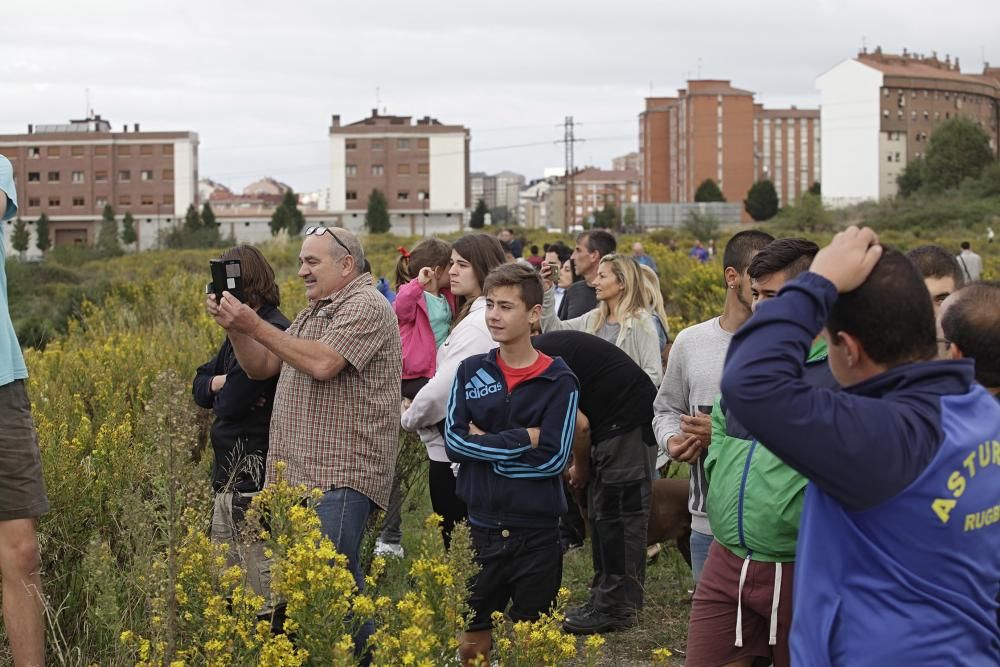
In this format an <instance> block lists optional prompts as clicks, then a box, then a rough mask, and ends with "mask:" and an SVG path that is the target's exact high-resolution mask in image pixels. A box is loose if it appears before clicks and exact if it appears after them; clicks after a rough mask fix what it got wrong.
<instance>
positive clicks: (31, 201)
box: [28, 197, 42, 208]
mask: <svg viewBox="0 0 1000 667" xmlns="http://www.w3.org/2000/svg"><path fill="white" fill-rule="evenodd" d="M41 205H42V200H41V198H40V197H28V208H38V207H39V206H41Z"/></svg>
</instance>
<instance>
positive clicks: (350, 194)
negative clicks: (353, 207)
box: [344, 190, 358, 201]
mask: <svg viewBox="0 0 1000 667" xmlns="http://www.w3.org/2000/svg"><path fill="white" fill-rule="evenodd" d="M344 199H346V200H347V201H357V200H358V193H357V192H355V191H354V190H348V191H347V192H345V193H344Z"/></svg>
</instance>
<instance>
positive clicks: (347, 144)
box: [344, 139, 358, 151]
mask: <svg viewBox="0 0 1000 667" xmlns="http://www.w3.org/2000/svg"><path fill="white" fill-rule="evenodd" d="M357 147H358V142H357V140H356V139H345V140H344V148H345V149H346V150H349V151H353V150H355V149H357Z"/></svg>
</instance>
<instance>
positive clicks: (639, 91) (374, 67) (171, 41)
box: [0, 0, 1000, 192]
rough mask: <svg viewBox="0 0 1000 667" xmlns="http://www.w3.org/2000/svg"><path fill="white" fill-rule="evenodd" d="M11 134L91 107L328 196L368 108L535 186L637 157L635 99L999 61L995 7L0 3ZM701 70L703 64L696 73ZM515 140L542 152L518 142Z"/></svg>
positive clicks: (212, 164) (651, 2)
mask: <svg viewBox="0 0 1000 667" xmlns="http://www.w3.org/2000/svg"><path fill="white" fill-rule="evenodd" d="M3 24H4V26H3V27H4V30H3V38H2V42H0V45H2V47H0V54H2V56H0V81H2V82H3V84H4V92H3V96H2V99H3V103H2V104H0V133H13V132H24V131H25V130H26V128H27V125H28V123H62V122H66V121H67V120H68V119H69V118H71V117H72V118H79V117H81V116H82V115H83V114H84V113H85V110H86V102H85V100H86V97H85V89H87V88H89V90H90V105H91V107H92V108H93V109H94V110H95V111H96V112H97V113H100V114H101V115H102V116H103V117H104V118H107V119H110V120H111V122H112V123H113V126H114V128H115V129H116V130H120V129H121V125H122V124H123V123H129V124H132V123H136V122H138V123H141V125H142V128H143V129H146V130H193V131H195V132H197V133H198V135H199V138H200V141H201V147H200V151H201V153H200V156H201V160H200V172H201V176H202V177H210V178H213V179H215V180H217V181H221V182H223V183H225V184H227V185H229V186H230V187H233V188H234V189H239V188H242V187H243V186H244V185H246V184H247V183H249V182H251V181H253V180H255V179H256V178H258V177H261V176H274V177H276V178H278V179H280V180H283V181H285V182H288V183H290V184H291V185H292V186H294V187H295V189H296V190H299V191H303V192H307V191H310V190H314V189H316V188H319V187H322V186H325V185H327V179H328V161H329V158H328V143H327V127H328V126H329V122H330V115H331V114H334V113H339V114H340V115H341V117H342V119H343V120H344V122H345V123H348V122H353V121H355V120H360V119H361V118H363V117H365V116H366V115H368V114H369V113H370V111H371V109H372V108H373V107H374V106H375V101H376V88H378V89H379V91H380V99H381V103H382V105H383V106H384V107H386V109H387V111H388V113H391V114H399V115H409V116H414V117H420V116H424V115H431V116H434V117H436V118H438V119H439V120H441V121H442V122H444V123H449V124H451V123H454V124H463V125H465V126H466V127H469V128H470V129H471V132H472V146H471V147H472V169H473V170H476V171H489V172H495V171H500V170H503V169H511V170H514V171H518V172H520V173H523V174H525V175H526V176H527V177H528V178H533V177H538V176H540V175H541V174H542V171H543V169H545V168H546V167H559V166H562V164H563V149H562V145H561V144H556V143H554V142H555V141H556V140H557V139H559V138H561V136H562V128H561V124H562V121H563V118H564V117H565V116H568V115H572V116H574V117H575V119H576V122H577V123H580V124H581V125H580V127H579V128H578V129H577V136H578V137H580V138H583V139H586V141H585V142H584V143H582V144H577V148H576V163H577V164H578V165H580V164H595V165H598V166H605V167H610V161H611V158H612V157H613V156H615V155H620V154H624V153H627V152H629V151H634V150H637V141H638V130H637V127H638V125H637V123H638V121H637V116H638V113H639V112H640V111H641V109H642V106H643V97H645V96H647V95H649V93H650V91H652V93H653V94H654V95H672V94H674V93H675V92H676V89H677V88H678V87H683V86H684V82H685V80H686V79H688V78H689V77H690V78H696V77H697V76H698V74H699V72H700V74H701V76H702V77H703V78H722V79H730V80H732V82H733V85H735V86H737V87H739V88H745V89H749V90H753V91H755V92H756V93H757V101H758V102H763V103H764V104H765V105H768V106H786V105H789V104H798V105H800V106H816V105H818V96H817V94H816V91H815V83H814V82H815V78H816V76H817V75H818V74H820V73H822V72H823V71H824V70H826V69H828V68H830V67H831V66H833V65H835V64H837V63H838V62H840V61H841V60H844V59H846V58H850V57H853V56H854V55H855V54H856V52H857V50H858V49H859V47H860V46H861V44H862V39H864V40H865V41H866V42H867V44H868V46H869V48H873V47H874V46H875V45H877V44H881V45H882V47H883V49H884V50H886V51H891V52H899V51H900V50H901V49H902V48H904V47H906V48H908V49H909V50H911V51H918V52H924V53H930V52H931V51H932V50H936V51H938V53H939V55H940V56H941V57H943V56H944V54H945V53H950V54H951V55H952V57H954V56H956V55H957V56H959V57H960V58H961V62H962V68H963V70H965V71H977V72H978V71H981V68H982V61H983V58H984V56H985V59H986V60H987V61H990V62H993V63H995V64H1000V41H998V39H997V38H998V36H1000V2H998V1H997V0H950V1H949V2H946V3H937V4H936V5H934V6H933V10H931V9H930V6H929V5H927V4H925V3H920V2H914V1H912V0H906V1H904V0H818V1H810V0H778V1H771V2H764V3H761V2H745V1H744V0H730V1H728V2H722V1H719V0H701V1H700V2H680V1H679V0H647V1H646V2H641V1H637V0H614V1H613V2H594V1H592V0H575V1H570V2H567V1H563V0H560V1H558V2H556V1H551V0H533V1H530V2H525V1H522V0H506V1H504V2H484V1H483V0H464V1H458V0H425V1H424V2H415V1H413V0H405V1H404V0H381V1H380V2H359V1H355V2H344V1H342V0H334V1H332V2H331V1H330V0H326V1H320V2H312V1H310V2H304V1H299V0H291V1H289V2H259V1H257V0H243V1H242V2H231V1H229V0H207V1H203V2H198V3H195V2H189V1H188V0H175V1H174V2H160V1H157V0H149V1H146V2H137V1H134V0H133V1H125V0H116V1H110V0H101V1H99V2H80V1H79V0H45V1H43V2H39V1H37V0H5V2H4V20H3ZM699 63H700V64H699ZM523 144H532V145H529V146H523Z"/></svg>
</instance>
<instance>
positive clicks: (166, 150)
mask: <svg viewBox="0 0 1000 667" xmlns="http://www.w3.org/2000/svg"><path fill="white" fill-rule="evenodd" d="M163 154H164V155H173V154H174V145H173V144H163Z"/></svg>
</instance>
